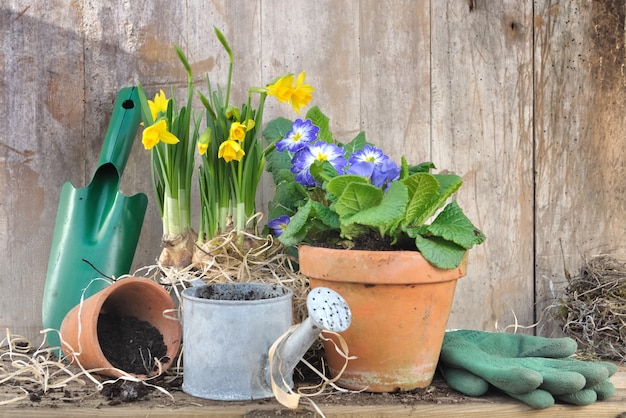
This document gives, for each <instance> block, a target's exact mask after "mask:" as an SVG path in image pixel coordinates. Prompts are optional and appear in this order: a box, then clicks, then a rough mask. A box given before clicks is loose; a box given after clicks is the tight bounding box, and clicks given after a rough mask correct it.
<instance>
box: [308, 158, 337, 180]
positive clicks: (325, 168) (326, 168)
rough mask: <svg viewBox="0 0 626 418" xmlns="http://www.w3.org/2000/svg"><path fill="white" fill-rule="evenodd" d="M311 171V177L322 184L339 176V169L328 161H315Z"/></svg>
mask: <svg viewBox="0 0 626 418" xmlns="http://www.w3.org/2000/svg"><path fill="white" fill-rule="evenodd" d="M309 170H310V171H311V176H313V178H314V179H315V181H317V182H319V183H320V184H324V183H325V182H327V181H330V180H331V179H333V178H336V177H337V176H338V175H339V173H338V172H337V169H336V168H335V167H333V165H332V164H331V163H329V162H328V161H321V162H320V161H315V162H314V163H313V164H311V167H310V168H309Z"/></svg>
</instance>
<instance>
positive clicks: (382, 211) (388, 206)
mask: <svg viewBox="0 0 626 418" xmlns="http://www.w3.org/2000/svg"><path fill="white" fill-rule="evenodd" d="M378 190H380V189H378ZM408 200H409V192H408V188H407V187H406V186H405V185H404V184H402V183H400V182H395V183H392V184H391V186H390V187H389V190H387V192H386V193H385V194H384V195H383V198H382V200H381V202H380V204H378V205H376V206H371V207H369V208H364V209H361V210H360V211H358V212H356V213H355V214H354V215H352V216H350V217H349V218H348V219H346V220H344V223H346V224H354V223H358V224H361V225H367V226H370V227H374V228H378V229H379V230H381V231H382V233H383V234H384V233H385V232H386V230H388V229H389V227H390V226H391V225H394V224H396V223H397V222H398V220H400V219H402V217H403V216H404V209H405V208H406V205H407V202H408Z"/></svg>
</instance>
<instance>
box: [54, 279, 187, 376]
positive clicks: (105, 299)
mask: <svg viewBox="0 0 626 418" xmlns="http://www.w3.org/2000/svg"><path fill="white" fill-rule="evenodd" d="M169 309H176V304H175V303H174V300H173V299H172V297H171V296H170V294H169V293H168V292H167V291H166V290H165V289H164V288H163V287H162V286H160V285H159V284H158V283H155V282H154V281H152V280H150V279H146V278H138V277H129V278H124V279H121V280H119V281H116V282H115V283H113V284H112V285H110V286H108V287H107V288H105V289H103V290H101V291H99V292H98V293H96V294H94V295H93V296H91V297H89V298H87V299H85V300H84V301H83V303H82V307H81V305H78V306H75V307H74V308H73V309H72V310H71V311H70V312H69V313H68V314H67V315H66V316H65V318H64V319H63V323H62V324H61V338H62V339H63V341H64V342H65V343H67V344H69V346H70V347H71V349H70V348H69V347H66V346H65V345H64V346H63V352H64V354H65V356H66V357H67V358H68V359H69V360H70V361H71V362H74V361H76V360H78V361H79V362H80V364H81V365H82V366H83V367H84V368H85V369H87V370H89V369H102V370H99V371H98V373H100V374H103V375H106V376H111V377H120V376H122V374H123V373H121V372H120V371H119V370H118V369H116V368H115V367H114V366H113V365H112V364H111V363H110V362H109V360H107V358H106V357H105V355H104V354H103V352H102V349H101V347H100V343H99V341H98V317H99V315H100V314H101V313H109V314H117V315H123V316H133V317H135V318H137V319H139V320H142V321H147V322H149V323H150V324H151V325H152V326H153V327H155V328H156V329H157V330H158V331H159V332H160V333H161V335H162V336H163V342H164V343H165V345H166V347H167V353H166V356H167V357H168V358H169V359H170V361H169V362H166V363H163V365H162V366H163V367H162V370H167V369H168V368H169V367H170V366H171V365H172V363H173V362H174V359H175V358H176V355H177V354H178V350H179V348H180V343H181V339H182V327H181V324H180V322H179V321H177V320H174V319H169V318H166V317H164V316H163V312H164V311H165V310H169ZM79 311H80V317H79ZM173 315H174V314H171V315H170V317H171V316H173ZM79 324H80V330H79ZM79 332H80V335H79ZM156 373H157V372H154V373H150V374H144V375H137V374H135V376H136V377H138V378H147V377H151V376H153V375H154V374H156ZM131 374H132V373H131Z"/></svg>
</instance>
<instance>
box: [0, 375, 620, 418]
mask: <svg viewBox="0 0 626 418" xmlns="http://www.w3.org/2000/svg"><path fill="white" fill-rule="evenodd" d="M611 381H612V382H613V384H614V385H615V387H616V389H617V390H616V393H615V395H614V396H613V397H611V398H610V399H607V400H604V401H599V402H596V403H594V404H592V405H589V406H585V407H576V406H572V405H566V404H557V405H554V406H552V407H550V408H547V409H543V410H535V409H532V408H530V407H528V406H526V405H524V404H523V403H520V402H518V401H515V400H513V399H511V398H509V397H506V396H502V395H498V394H490V395H487V396H483V397H480V398H464V401H463V402H461V403H455V404H448V403H446V404H436V403H422V402H420V403H418V404H406V403H398V404H386V405H337V404H336V403H332V404H325V403H324V402H323V400H317V398H316V399H315V402H316V404H317V405H318V407H319V408H320V409H321V411H322V412H323V413H324V414H325V416H326V417H329V418H330V417H336V418H352V417H354V418H356V417H442V418H443V417H506V418H514V417H554V418H556V417H559V418H560V417H585V418H596V417H612V418H616V417H626V366H621V367H620V370H619V372H618V373H617V374H615V375H614V376H613V377H612V378H611ZM176 397H178V398H179V399H181V400H182V399H183V398H185V399H184V402H180V403H178V402H176V401H175V402H173V403H171V404H169V405H166V406H163V405H153V404H152V403H149V404H147V403H145V402H135V403H122V404H119V405H117V406H109V405H107V406H106V407H104V406H103V404H102V403H100V405H99V406H89V405H88V404H82V405H80V406H76V405H74V404H69V405H67V406H66V405H60V406H56V407H53V408H40V407H37V408H28V407H25V406H23V405H22V406H19V405H18V406H12V405H6V406H0V417H2V418H5V417H6V418H14V417H20V418H30V417H65V418H70V417H168V418H176V417H185V418H188V417H206V416H212V417H213V416H215V417H275V416H281V417H315V416H319V415H316V414H315V413H314V412H313V411H312V409H311V408H310V407H309V406H308V405H309V404H308V402H307V401H301V403H300V405H301V406H300V408H299V409H298V410H289V409H287V408H285V407H283V406H282V405H280V404H279V403H278V402H277V401H275V400H273V399H272V400H264V401H250V402H216V401H206V400H204V399H200V398H193V397H190V396H188V395H186V394H184V393H182V392H181V393H179V394H176Z"/></svg>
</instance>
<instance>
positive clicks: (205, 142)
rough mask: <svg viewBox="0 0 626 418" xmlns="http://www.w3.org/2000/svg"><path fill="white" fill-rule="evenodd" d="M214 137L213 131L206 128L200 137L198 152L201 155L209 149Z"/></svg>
mask: <svg viewBox="0 0 626 418" xmlns="http://www.w3.org/2000/svg"><path fill="white" fill-rule="evenodd" d="M212 139H213V131H212V130H210V129H209V128H206V129H205V130H204V132H203V133H202V135H200V137H199V138H198V152H199V153H200V155H204V154H206V151H207V149H209V145H210V144H211V140H212Z"/></svg>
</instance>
